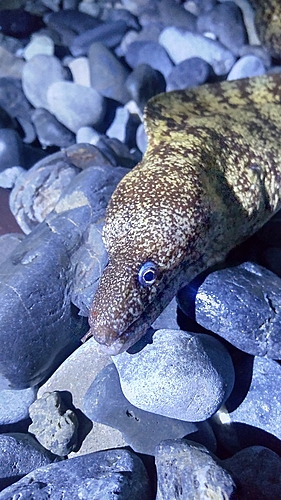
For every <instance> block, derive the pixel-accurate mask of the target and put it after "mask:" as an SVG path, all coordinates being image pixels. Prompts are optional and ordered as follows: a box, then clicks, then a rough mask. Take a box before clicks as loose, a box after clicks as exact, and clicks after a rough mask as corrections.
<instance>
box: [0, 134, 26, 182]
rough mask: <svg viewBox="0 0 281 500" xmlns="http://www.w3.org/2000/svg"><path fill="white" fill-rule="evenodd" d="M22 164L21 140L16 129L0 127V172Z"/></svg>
mask: <svg viewBox="0 0 281 500" xmlns="http://www.w3.org/2000/svg"><path fill="white" fill-rule="evenodd" d="M18 165H24V156H23V145H22V140H21V138H20V136H19V134H18V133H17V132H16V130H12V129H10V128H0V172H2V171H3V170H5V169H6V168H9V167H15V166H18Z"/></svg>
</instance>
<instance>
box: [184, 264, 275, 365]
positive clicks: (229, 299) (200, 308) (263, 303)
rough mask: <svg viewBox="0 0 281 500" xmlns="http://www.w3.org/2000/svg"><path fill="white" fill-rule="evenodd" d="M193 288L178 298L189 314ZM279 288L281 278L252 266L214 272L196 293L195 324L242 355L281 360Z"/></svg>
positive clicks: (186, 290) (240, 266)
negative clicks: (218, 337)
mask: <svg viewBox="0 0 281 500" xmlns="http://www.w3.org/2000/svg"><path fill="white" fill-rule="evenodd" d="M191 287H192V284H191V286H189V285H187V287H185V288H184V289H182V290H181V291H180V293H179V295H178V301H179V305H180V307H181V308H182V310H183V311H186V312H187V314H188V311H189V310H190V307H191V302H192V298H191V297H190V295H189V290H190V289H191ZM280 287H281V279H280V278H279V277H278V276H276V275H275V274H273V273H272V272H271V271H268V270H267V269H265V268H263V267H261V266H259V265H258V264H254V263H251V262H244V263H243V264H241V265H239V266H234V267H228V268H225V269H221V270H219V271H215V272H213V273H211V274H209V275H208V276H207V277H206V279H205V280H204V281H203V283H202V284H201V285H200V286H199V288H198V290H197V292H196V298H195V316H196V321H197V323H199V324H200V325H202V326H203V327H204V328H207V329H208V330H211V331H213V332H215V333H217V334H218V335H220V336H221V337H223V338H224V339H225V340H227V341H228V342H231V344H233V345H235V346H236V347H238V349H241V350H242V351H245V352H248V353H249V354H254V355H256V356H267V357H268V358H275V359H280V358H281V343H280V333H279V332H280V321H281V316H280V313H279V311H280V310H281V300H280V293H279V291H280Z"/></svg>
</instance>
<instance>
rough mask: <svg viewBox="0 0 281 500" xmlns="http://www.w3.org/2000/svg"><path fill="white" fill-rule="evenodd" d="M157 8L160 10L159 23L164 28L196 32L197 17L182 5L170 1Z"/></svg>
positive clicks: (158, 5)
mask: <svg viewBox="0 0 281 500" xmlns="http://www.w3.org/2000/svg"><path fill="white" fill-rule="evenodd" d="M156 6H157V10H158V12H157V21H159V23H160V24H161V25H162V26H176V27H177V28H182V29H185V30H187V31H196V17H195V16H194V15H193V14H191V12H188V10H186V9H185V8H184V6H183V5H182V4H181V5H180V4H177V3H176V2H171V1H170V0H161V2H157V3H156ZM142 20H143V17H142ZM148 21H149V15H148Z"/></svg>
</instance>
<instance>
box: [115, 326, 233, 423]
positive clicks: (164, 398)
mask: <svg viewBox="0 0 281 500" xmlns="http://www.w3.org/2000/svg"><path fill="white" fill-rule="evenodd" d="M137 348H138V347H137V344H136V349H134V351H133V352H131V353H130V352H124V353H122V354H120V355H118V356H115V357H113V362H114V364H115V366H116V368H117V370H118V373H119V376H120V382H121V387H122V391H123V393H124V395H125V397H126V398H127V399H128V400H129V401H130V403H132V404H133V405H134V406H137V407H138V408H141V409H142V410H146V411H150V412H152V413H157V414H159V415H163V416H166V417H170V418H177V419H179V420H187V421H189V422H197V421H200V420H206V419H207V418H209V417H210V416H211V415H213V414H214V413H215V412H216V411H217V410H218V409H219V408H220V406H221V405H222V404H223V402H224V401H225V400H226V399H227V397H228V396H229V394H230V392H231V390H232V388H233V383H234V370H233V365H232V361H231V358H230V355H229V354H228V352H227V350H226V349H225V348H224V347H223V346H222V345H221V344H220V342H219V341H217V340H215V339H214V338H212V337H210V336H208V335H196V334H195V335H194V334H191V333H187V332H183V331H180V330H158V331H157V332H155V333H154V335H153V339H152V342H151V343H150V344H147V345H145V347H144V348H143V349H142V350H140V351H138V352H136V350H137ZM151 367H153V370H152V368H151Z"/></svg>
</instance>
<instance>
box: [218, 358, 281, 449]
mask: <svg viewBox="0 0 281 500" xmlns="http://www.w3.org/2000/svg"><path fill="white" fill-rule="evenodd" d="M238 369H239V372H240V373H241V372H244V373H243V374H242V377H240V378H239V380H240V386H239V388H238V387H237V390H236V391H235V390H234V391H233V394H231V396H230V397H229V399H228V401H227V402H226V404H225V407H224V408H222V409H221V410H219V412H218V413H217V414H216V415H215V416H214V417H213V426H214V430H215V433H216V436H217V437H218V439H219V440H220V442H222V443H223V446H224V447H225V449H227V450H228V451H229V453H230V454H233V453H235V452H236V451H239V450H241V449H243V448H245V447H247V446H253V445H261V446H267V447H268V448H270V449H271V450H273V451H275V452H276V453H278V454H279V455H280V452H281V444H280V439H281V425H280V411H281V396H280V391H279V387H280V383H281V382H280V381H281V366H280V364H279V363H278V362H277V361H274V360H271V359H266V358H260V357H258V356H256V357H254V359H253V360H252V362H251V363H250V362H249V359H248V360H246V362H245V361H244V363H242V364H240V366H238Z"/></svg>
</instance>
